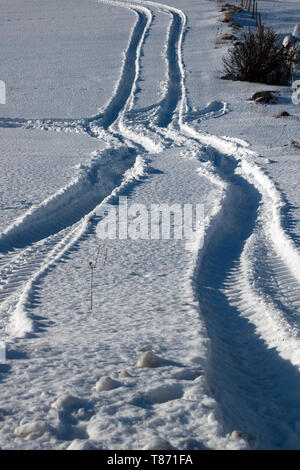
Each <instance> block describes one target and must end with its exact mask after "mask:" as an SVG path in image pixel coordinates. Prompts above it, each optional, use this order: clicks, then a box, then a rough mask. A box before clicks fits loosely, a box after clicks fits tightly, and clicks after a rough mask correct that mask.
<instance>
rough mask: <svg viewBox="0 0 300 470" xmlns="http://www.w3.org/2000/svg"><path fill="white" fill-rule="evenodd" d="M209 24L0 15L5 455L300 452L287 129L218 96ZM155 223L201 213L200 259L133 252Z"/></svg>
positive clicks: (174, 17) (243, 100)
mask: <svg viewBox="0 0 300 470" xmlns="http://www.w3.org/2000/svg"><path fill="white" fill-rule="evenodd" d="M222 4H224V2H219V3H218V2H216V1H208V0H181V1H179V0H170V1H169V2H168V4H165V3H163V2H157V1H155V2H154V1H146V0H140V1H138V0H131V1H129V0H128V1H127V0H120V1H117V0H99V1H96V0H95V1H94V0H59V1H58V0H48V1H47V2H44V1H42V0H28V1H27V2H24V1H23V0H11V1H10V2H5V5H2V6H1V20H0V25H1V28H0V41H1V44H2V45H3V47H2V66H1V77H0V79H1V80H4V81H5V82H6V87H7V103H6V104H5V105H0V106H1V108H0V109H1V117H0V136H1V143H0V155H1V161H0V167H1V172H0V182H1V190H0V194H1V201H0V204H1V219H0V230H1V232H0V250H1V252H0V269H1V278H0V302H1V304H0V321H1V323H0V326H1V337H0V340H3V342H5V345H6V354H7V360H6V363H4V364H2V365H1V364H0V386H1V398H0V423H1V426H0V446H1V448H3V449H100V450H101V449H171V448H174V449H189V450H190V449H198V450H201V449H237V450H238V449H300V399H299V396H300V352H299V351H300V319H299V314H300V310H299V309H300V253H299V236H300V210H299V207H298V206H299V201H300V191H299V188H298V179H299V178H298V176H297V175H298V169H299V161H300V160H299V157H300V150H299V149H298V148H296V147H295V146H293V145H292V144H291V142H292V141H299V140H300V131H299V129H300V127H299V119H300V109H299V107H298V106H296V105H294V104H292V101H291V94H292V90H291V88H290V87H270V86H266V85H259V84H254V83H247V82H244V83H243V82H233V81H229V80H221V79H220V77H221V75H222V71H221V68H222V57H223V55H224V54H225V53H226V50H227V48H228V45H229V44H228V42H227V43H226V42H221V41H220V40H219V38H220V36H221V35H222V34H224V33H226V32H228V31H230V28H229V26H228V25H227V24H225V23H221V22H220V19H221V18H222V13H221V12H220V6H221V5H222ZM259 10H260V11H261V13H262V18H263V21H264V22H265V23H266V24H267V25H269V26H272V27H274V28H275V29H276V30H277V31H278V32H279V33H280V34H281V35H282V36H284V35H286V34H288V33H290V32H291V31H292V30H293V28H294V25H295V23H297V22H299V23H300V7H299V4H298V1H297V0H289V1H279V0H278V1H274V0H272V1H271V0H260V1H259ZM238 20H239V22H240V23H241V24H244V25H245V27H246V26H247V25H248V24H253V20H252V19H251V15H249V14H248V13H247V12H243V13H242V14H240V16H239V18H238ZM235 34H240V32H237V33H235ZM261 89H271V90H276V91H278V97H277V102H276V103H275V104H269V105H260V104H254V103H253V102H252V101H250V98H251V96H252V94H253V93H254V92H255V91H259V90H261ZM284 110H285V111H288V113H289V116H288V117H283V118H280V119H279V118H275V117H274V116H275V115H276V114H279V113H280V112H281V111H284ZM119 197H123V198H125V197H126V198H127V199H126V202H127V204H128V208H129V218H128V224H129V227H131V229H130V235H131V236H129V237H123V239H120V237H117V238H115V239H113V238H112V239H109V238H107V239H105V240H102V241H101V243H100V252H99V254H98V255H97V252H98V241H97V238H96V237H95V235H96V230H97V223H98V222H99V220H100V214H101V213H102V212H103V210H104V208H105V204H110V205H111V206H112V207H117V205H118V202H119ZM122 200H123V201H124V200H125V199H122ZM137 204H138V205H139V206H134V205H137ZM154 204H165V205H168V206H172V205H174V204H180V205H181V206H182V205H184V204H193V205H194V206H196V205H197V204H198V205H201V207H203V209H204V213H203V217H202V224H201V227H199V228H198V230H197V232H196V234H195V237H194V240H193V243H190V244H187V243H186V240H184V239H174V238H169V239H163V240H162V239H154V238H153V237H152V238H151V237H150V236H149V237H148V239H147V237H145V236H144V237H143V238H142V237H139V234H140V233H139V232H138V228H137V225H138V223H137V220H138V213H137V212H135V213H134V211H133V210H130V208H132V207H139V210H140V211H143V210H146V209H150V208H151V207H150V206H151V205H154ZM101 211H102V212H101ZM161 223H162V221H161V220H158V224H161ZM151 228H152V229H153V228H154V227H151ZM96 259H97V265H96V267H95V268H94V269H91V265H90V263H91V262H92V263H95V261H96ZM92 271H93V299H92V300H93V308H92V310H91V272H92ZM151 351H152V352H151ZM151 365H152V367H149V366H151Z"/></svg>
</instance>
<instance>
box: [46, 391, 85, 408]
mask: <svg viewBox="0 0 300 470" xmlns="http://www.w3.org/2000/svg"><path fill="white" fill-rule="evenodd" d="M51 407H52V408H56V409H57V410H62V411H70V410H73V409H76V408H77V409H79V408H89V407H90V406H89V403H88V402H87V401H86V400H84V399H82V398H78V397H74V396H73V395H69V394H67V393H66V394H64V395H62V396H60V397H59V398H58V399H57V400H56V401H55V402H54V403H53V404H52V405H51Z"/></svg>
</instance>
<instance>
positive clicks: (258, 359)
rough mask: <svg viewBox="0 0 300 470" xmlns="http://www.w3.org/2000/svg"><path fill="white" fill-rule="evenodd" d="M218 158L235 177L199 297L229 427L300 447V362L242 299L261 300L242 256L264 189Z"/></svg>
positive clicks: (215, 385) (212, 377) (222, 170)
mask: <svg viewBox="0 0 300 470" xmlns="http://www.w3.org/2000/svg"><path fill="white" fill-rule="evenodd" d="M215 163H216V168H217V169H218V171H219V174H220V176H221V177H222V178H223V179H225V180H227V182H228V183H229V185H228V190H227V191H228V192H227V197H226V199H225V201H224V202H223V207H222V210H221V212H220V213H219V215H218V216H217V219H216V220H215V221H214V230H213V232H212V234H211V237H210V239H209V241H208V243H207V245H206V248H205V251H204V254H203V258H202V262H201V267H200V269H199V272H198V295H199V303H200V308H201V312H202V315H203V316H204V317H205V320H206V325H207V329H208V333H209V336H210V338H211V351H210V360H209V365H208V378H209V383H210V386H211V389H212V391H213V394H214V396H215V397H216V399H217V401H218V403H219V405H220V408H221V410H222V414H223V420H224V423H225V427H226V431H227V432H231V431H232V430H233V429H241V430H243V432H246V434H247V435H248V436H253V437H255V438H256V442H255V443H253V445H255V446H256V447H258V448H274V449H276V448H293V446H295V445H296V446H297V447H298V446H299V438H298V436H297V433H296V431H295V429H296V423H297V422H298V421H299V417H300V403H299V400H298V399H297V400H296V397H297V395H298V394H299V391H300V376H299V373H298V370H297V368H295V367H293V366H292V365H291V364H290V362H289V361H284V360H283V359H282V358H281V357H280V355H279V354H278V352H277V351H276V350H274V349H269V348H268V346H267V345H266V344H265V343H264V341H263V340H262V339H260V338H259V337H258V336H257V334H256V331H255V328H254V327H253V325H251V323H249V322H248V321H247V319H245V318H243V316H241V313H240V312H241V304H242V303H244V309H252V307H253V305H252V303H251V302H250V303H249V304H247V299H246V298H243V296H242V294H241V292H240V285H241V283H242V281H243V274H242V272H241V271H240V269H239V263H240V257H241V255H242V253H243V250H244V246H245V243H246V241H247V240H248V238H249V236H250V235H251V234H252V233H253V230H254V228H255V226H256V224H257V217H258V213H259V207H260V201H261V195H260V194H259V192H258V191H257V189H255V188H254V187H253V185H251V184H250V183H248V182H247V181H246V180H245V179H244V178H242V177H241V176H239V175H237V174H235V168H236V163H235V162H234V161H232V160H230V159H228V157H224V156H222V155H220V154H217V155H216V158H215ZM233 299H235V301H236V304H234V300H233ZM237 304H238V307H237V306H236V305H237ZM283 383H284V384H285V385H284V386H283ZM295 400H296V401H295ZM287 403H294V407H292V406H291V407H288V408H287ZM295 405H296V406H295Z"/></svg>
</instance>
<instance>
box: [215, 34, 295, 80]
mask: <svg viewBox="0 0 300 470" xmlns="http://www.w3.org/2000/svg"><path fill="white" fill-rule="evenodd" d="M296 60H297V50H296V48H295V46H294V45H293V44H288V45H287V46H283V45H282V43H281V42H280V39H279V36H278V34H277V33H276V32H275V31H273V30H272V29H271V28H268V29H266V28H264V26H261V27H259V28H257V29H256V30H250V29H249V31H248V32H247V33H243V34H242V37H241V40H240V41H239V42H238V43H236V44H235V45H234V46H233V47H231V48H230V49H229V51H228V55H227V56H225V57H223V64H224V71H225V73H226V75H227V76H231V77H234V78H235V79H236V80H241V81H248V82H257V83H267V84H270V85H288V84H289V80H290V76H291V72H292V69H293V67H294V64H295V62H296Z"/></svg>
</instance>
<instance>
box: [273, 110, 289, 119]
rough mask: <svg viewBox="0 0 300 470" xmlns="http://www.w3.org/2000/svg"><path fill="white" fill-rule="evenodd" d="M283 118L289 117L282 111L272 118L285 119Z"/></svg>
mask: <svg viewBox="0 0 300 470" xmlns="http://www.w3.org/2000/svg"><path fill="white" fill-rule="evenodd" d="M285 116H290V114H289V113H288V112H287V111H282V112H281V113H279V114H275V115H274V117H276V118H282V117H285Z"/></svg>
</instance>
